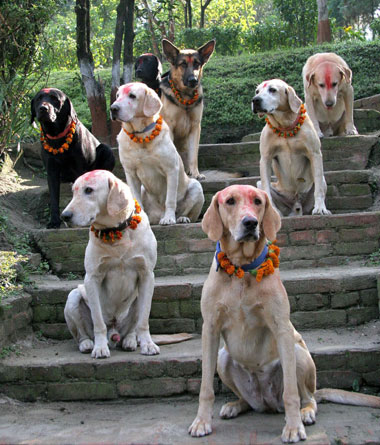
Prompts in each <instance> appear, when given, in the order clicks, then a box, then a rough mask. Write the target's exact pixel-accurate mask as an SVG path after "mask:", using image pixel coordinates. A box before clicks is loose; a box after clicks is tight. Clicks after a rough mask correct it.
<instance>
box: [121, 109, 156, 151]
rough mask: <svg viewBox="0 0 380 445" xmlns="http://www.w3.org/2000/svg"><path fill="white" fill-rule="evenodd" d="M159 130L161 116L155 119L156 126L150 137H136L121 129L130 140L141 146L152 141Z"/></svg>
mask: <svg viewBox="0 0 380 445" xmlns="http://www.w3.org/2000/svg"><path fill="white" fill-rule="evenodd" d="M161 129H162V116H161V115H160V117H159V118H158V119H157V122H156V126H155V127H154V129H153V130H152V132H151V133H150V135H149V136H145V137H144V138H142V137H139V136H136V135H135V134H134V133H130V132H129V131H127V130H126V129H125V128H123V130H124V131H125V133H126V134H127V135H128V136H129V137H130V138H131V140H132V141H133V142H137V143H139V144H142V143H143V142H150V141H153V139H154V138H155V137H156V136H158V135H159V134H160V132H161Z"/></svg>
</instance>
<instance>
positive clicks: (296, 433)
mask: <svg viewBox="0 0 380 445" xmlns="http://www.w3.org/2000/svg"><path fill="white" fill-rule="evenodd" d="M306 437H307V436H306V431H305V427H304V426H303V423H302V422H301V423H299V424H298V425H297V426H294V427H293V426H290V425H288V424H286V425H285V426H284V429H283V430H282V434H281V440H282V441H283V442H284V443H295V442H299V441H300V440H305V439H306Z"/></svg>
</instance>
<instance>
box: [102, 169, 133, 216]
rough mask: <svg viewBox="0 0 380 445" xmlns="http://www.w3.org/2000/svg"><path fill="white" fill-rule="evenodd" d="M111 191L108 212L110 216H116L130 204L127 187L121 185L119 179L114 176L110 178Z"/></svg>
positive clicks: (108, 199)
mask: <svg viewBox="0 0 380 445" xmlns="http://www.w3.org/2000/svg"><path fill="white" fill-rule="evenodd" d="M108 187H109V193H108V198H107V212H108V214H109V215H110V216H116V215H118V214H119V213H120V212H122V211H123V210H124V209H126V208H127V206H128V204H129V200H128V196H127V193H126V190H125V187H120V184H119V183H118V181H116V180H115V179H113V178H109V179H108Z"/></svg>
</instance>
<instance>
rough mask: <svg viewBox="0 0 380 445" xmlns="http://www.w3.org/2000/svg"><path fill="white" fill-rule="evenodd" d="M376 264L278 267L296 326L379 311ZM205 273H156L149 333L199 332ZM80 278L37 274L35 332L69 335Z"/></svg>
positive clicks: (345, 321) (363, 317) (344, 321)
mask: <svg viewBox="0 0 380 445" xmlns="http://www.w3.org/2000/svg"><path fill="white" fill-rule="evenodd" d="M379 276H380V268H378V267H357V266H356V267H354V266H350V267H347V266H340V267H329V268H318V269H296V270H281V278H282V280H283V283H284V286H285V288H286V290H287V292H288V296H289V301H290V307H291V319H292V322H293V323H294V325H295V326H296V328H297V329H301V330H302V329H313V328H331V327H337V326H355V325H359V324H362V323H365V322H367V321H369V320H371V319H373V318H377V317H378V315H379V295H378V290H377V285H378V279H379V278H378V277H379ZM206 277H207V275H206V274H203V275H186V276H167V277H158V278H156V283H155V290H154V295H153V302H152V310H151V313H150V329H151V332H152V333H154V334H171V333H177V332H183V331H186V332H191V333H194V332H198V333H200V332H201V328H202V316H201V312H200V298H201V293H202V287H203V283H204V281H205V279H206ZM80 283H83V281H82V280H60V279H59V278H57V277H51V276H47V277H39V278H37V279H36V282H35V284H34V285H33V286H30V287H29V288H28V289H27V290H28V293H29V294H30V295H31V296H32V302H31V307H32V310H33V316H32V325H33V329H34V331H35V332H38V333H39V335H43V336H45V337H48V338H53V339H57V340H62V339H68V338H71V335H70V333H69V331H68V329H67V327H66V324H65V319H64V315H63V309H64V306H65V303H66V298H67V295H68V294H69V292H70V291H71V290H72V289H74V288H75V287H77V286H78V284H80Z"/></svg>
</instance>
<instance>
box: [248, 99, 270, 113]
mask: <svg viewBox="0 0 380 445" xmlns="http://www.w3.org/2000/svg"><path fill="white" fill-rule="evenodd" d="M251 106H252V112H253V113H265V112H266V111H267V110H265V109H264V108H263V100H262V98H261V97H259V96H255V97H254V98H253V99H252V102H251Z"/></svg>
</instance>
